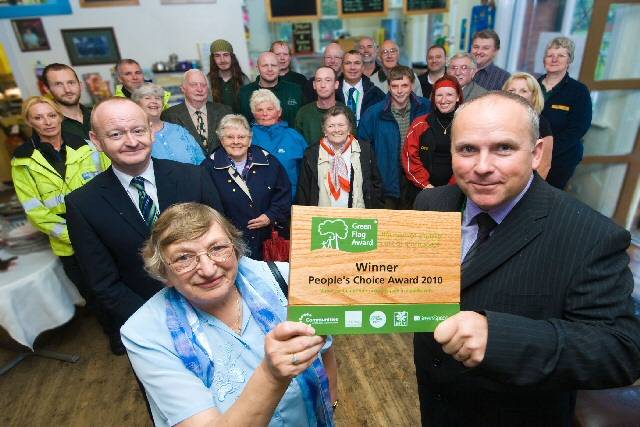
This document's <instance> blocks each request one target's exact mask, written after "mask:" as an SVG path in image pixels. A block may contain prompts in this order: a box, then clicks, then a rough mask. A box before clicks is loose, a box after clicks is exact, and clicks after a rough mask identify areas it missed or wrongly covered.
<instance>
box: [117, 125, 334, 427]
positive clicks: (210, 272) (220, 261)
mask: <svg viewBox="0 0 640 427" xmlns="http://www.w3.org/2000/svg"><path fill="white" fill-rule="evenodd" d="M223 120H224V119H223ZM228 129H229V128H227V130H228ZM223 130H224V128H223ZM245 250H246V245H245V243H244V241H243V240H242V235H241V233H240V231H238V230H237V229H236V228H235V227H234V226H233V225H231V223H230V222H229V221H227V220H226V219H225V218H224V217H223V216H222V215H221V214H219V213H218V212H217V211H215V210H213V209H212V208H210V207H208V206H205V205H201V204H198V203H183V204H178V205H174V206H172V207H170V208H169V209H167V210H166V211H165V212H163V213H162V215H161V216H160V218H159V219H158V221H157V222H156V224H155V227H154V228H153V231H152V232H151V237H150V238H149V240H148V241H147V243H146V245H145V247H144V249H143V258H144V262H145V267H146V269H147V271H149V273H150V274H151V275H152V276H153V277H155V278H157V279H158V280H161V281H162V282H164V283H165V284H166V288H165V289H163V290H161V291H160V292H158V293H157V294H156V295H155V296H153V297H152V298H151V299H150V300H149V301H147V302H146V303H145V304H144V305H143V306H142V308H140V309H139V310H138V311H137V312H136V313H135V314H134V315H133V316H131V317H130V318H129V320H128V321H127V322H126V323H125V325H124V326H123V327H122V329H121V333H122V341H123V343H124V345H125V347H126V349H127V353H128V355H129V359H130V360H131V364H132V365H133V368H134V370H135V372H136V374H137V376H138V378H139V379H140V381H141V382H142V384H143V385H144V388H145V393H146V395H147V397H148V399H149V404H150V408H151V412H152V415H153V420H154V423H155V425H156V426H170V425H176V424H181V423H184V424H185V425H252V426H253V425H255V426H266V425H268V424H269V425H271V423H273V425H285V426H309V427H311V426H333V425H334V422H333V408H334V407H335V405H336V404H337V400H336V394H335V393H336V390H337V389H336V377H337V369H336V368H337V366H336V361H335V356H334V352H333V348H332V347H331V339H330V338H329V339H325V338H323V337H320V336H317V335H315V331H314V330H313V328H312V327H310V326H308V325H306V324H304V323H294V322H288V321H286V315H287V299H286V297H285V295H284V293H283V291H282V289H283V288H284V287H286V283H284V279H281V280H280V281H279V280H278V279H276V278H275V277H274V276H273V274H272V273H271V271H270V269H269V267H268V266H267V264H266V263H264V262H260V261H255V260H252V259H249V258H247V257H245V256H244V254H245ZM277 268H279V269H281V270H282V271H281V275H282V276H283V277H288V265H287V264H281V265H279V266H278V267H277ZM319 355H320V356H321V357H318V356H319Z"/></svg>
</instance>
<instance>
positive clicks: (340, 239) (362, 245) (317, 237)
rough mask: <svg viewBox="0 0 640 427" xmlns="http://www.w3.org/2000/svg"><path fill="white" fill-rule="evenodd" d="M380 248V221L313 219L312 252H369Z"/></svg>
mask: <svg viewBox="0 0 640 427" xmlns="http://www.w3.org/2000/svg"><path fill="white" fill-rule="evenodd" d="M377 248H378V220H377V219H364V218H326V217H313V218H311V250H312V251H313V250H316V249H336V250H339V251H344V252H369V251H372V250H374V249H377Z"/></svg>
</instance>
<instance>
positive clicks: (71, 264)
mask: <svg viewBox="0 0 640 427" xmlns="http://www.w3.org/2000/svg"><path fill="white" fill-rule="evenodd" d="M58 258H59V259H60V262H61V263H62V268H63V269H64V272H65V274H66V275H67V277H68V278H69V280H71V281H72V282H73V284H74V285H76V288H78V292H80V295H82V298H84V300H85V301H86V302H87V308H88V309H89V311H90V312H92V313H93V314H94V315H95V316H96V318H97V319H98V323H100V326H101V327H102V330H103V331H104V333H105V334H107V335H112V334H114V333H117V334H118V335H119V334H120V331H119V330H117V328H114V327H113V326H112V325H111V324H110V322H109V321H108V319H107V317H106V315H105V313H104V310H103V309H102V308H101V306H100V304H99V303H98V301H97V300H96V296H95V294H94V293H93V290H92V289H91V288H90V287H89V286H88V285H87V282H86V281H85V280H84V276H83V275H82V271H81V270H80V265H79V264H78V261H77V260H76V257H75V256H74V255H70V256H59V257H58Z"/></svg>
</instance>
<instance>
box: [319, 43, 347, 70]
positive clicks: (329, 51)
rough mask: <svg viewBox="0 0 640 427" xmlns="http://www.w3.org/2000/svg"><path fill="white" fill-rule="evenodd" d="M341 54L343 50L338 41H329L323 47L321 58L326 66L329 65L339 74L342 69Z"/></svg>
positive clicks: (342, 54)
mask: <svg viewBox="0 0 640 427" xmlns="http://www.w3.org/2000/svg"><path fill="white" fill-rule="evenodd" d="M343 56H344V51H343V50H342V48H341V47H340V45H339V44H338V43H329V44H328V45H327V47H326V48H325V49H324V56H323V57H322V59H323V62H324V65H325V66H326V67H331V68H333V71H335V72H336V74H340V72H341V71H342V57H343Z"/></svg>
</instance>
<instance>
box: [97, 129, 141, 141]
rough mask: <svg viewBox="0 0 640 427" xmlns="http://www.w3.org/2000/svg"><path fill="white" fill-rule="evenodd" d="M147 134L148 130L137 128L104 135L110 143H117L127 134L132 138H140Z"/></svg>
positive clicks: (114, 131)
mask: <svg viewBox="0 0 640 427" xmlns="http://www.w3.org/2000/svg"><path fill="white" fill-rule="evenodd" d="M148 133H149V128H146V127H137V128H133V129H125V130H112V131H109V132H107V133H106V134H105V137H106V138H107V139H110V140H112V141H119V140H121V139H122V138H124V136H125V135H127V134H129V136H131V137H132V138H142V137H144V136H146V135H147V134H148Z"/></svg>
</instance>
